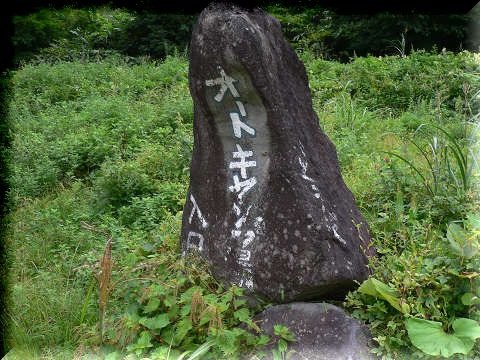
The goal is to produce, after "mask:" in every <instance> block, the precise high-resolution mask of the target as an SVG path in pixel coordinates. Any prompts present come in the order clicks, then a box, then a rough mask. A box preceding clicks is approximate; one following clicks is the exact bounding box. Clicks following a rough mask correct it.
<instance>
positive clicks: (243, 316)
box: [233, 308, 250, 322]
mask: <svg viewBox="0 0 480 360" xmlns="http://www.w3.org/2000/svg"><path fill="white" fill-rule="evenodd" d="M233 316H234V317H235V319H238V320H239V321H242V322H246V321H248V320H250V312H249V311H248V309H246V308H242V309H240V310H237V311H235V312H234V313H233Z"/></svg>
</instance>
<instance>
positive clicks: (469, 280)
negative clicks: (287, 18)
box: [9, 44, 480, 360]
mask: <svg viewBox="0 0 480 360" xmlns="http://www.w3.org/2000/svg"><path fill="white" fill-rule="evenodd" d="M55 46H56V47H55V48H54V50H55V51H54V50H52V49H50V51H45V52H44V55H43V57H42V58H37V59H36V60H35V61H33V62H31V63H26V64H24V65H22V66H21V67H20V68H18V69H17V70H16V71H15V72H14V75H13V84H14V97H13V99H12V102H11V105H10V106H11V111H10V114H11V116H10V117H11V119H10V120H11V128H12V134H13V138H14V140H13V147H12V172H11V177H10V182H11V190H10V198H11V200H12V202H13V208H14V209H15V210H14V211H13V212H12V213H11V215H10V217H11V231H10V235H9V241H10V248H11V249H12V263H13V266H12V271H11V294H10V297H11V309H10V317H11V339H10V342H11V345H12V346H13V347H14V349H15V353H16V354H17V357H18V358H21V359H25V358H34V359H72V358H76V359H82V358H88V356H89V354H92V353H95V354H103V355H102V356H104V358H106V359H109V360H113V359H122V358H125V357H127V358H131V359H136V358H139V359H140V358H149V359H177V358H180V359H188V358H192V359H193V358H200V357H201V358H205V359H208V358H214V359H215V358H228V359H231V358H236V357H238V356H239V354H240V352H241V351H256V349H257V348H259V347H261V345H263V344H266V343H270V342H276V343H278V347H277V349H278V350H276V351H277V352H276V355H275V356H276V357H278V358H282V356H285V352H286V349H287V348H288V342H289V341H292V340H293V339H292V338H291V335H290V334H289V333H288V329H283V328H280V327H279V328H278V329H277V330H278V331H277V334H276V337H275V338H268V337H266V336H264V335H262V334H261V333H259V332H258V331H257V330H258V327H257V325H256V324H255V323H253V322H252V316H253V314H254V311H255V310H256V309H249V308H248V307H247V304H246V303H245V300H243V299H242V297H241V295H242V291H241V289H238V288H235V287H233V288H225V287H223V286H222V285H221V284H218V283H217V282H216V281H215V280H214V279H212V277H211V276H210V275H209V272H208V269H207V268H205V266H203V264H202V263H201V261H200V260H199V259H195V258H189V259H186V260H185V259H182V258H181V256H180V253H179V247H178V244H179V230H180V222H181V211H182V207H183V204H184V201H185V196H186V191H187V186H188V175H189V162H190V156H191V150H192V142H193V139H192V119H193V109H192V100H191V98H190V95H189V91H188V78H187V74H188V61H187V60H186V58H185V57H183V56H179V55H177V56H169V57H167V58H166V59H165V60H163V61H152V60H148V59H145V58H143V59H139V58H137V59H131V58H128V57H123V56H119V55H118V54H109V55H108V54H107V55H105V56H103V57H101V58H91V57H89V58H85V57H83V58H78V59H75V58H70V59H59V58H58V57H56V55H55V56H54V55H52V54H57V53H58V50H59V46H60V45H59V44H55ZM49 54H50V55H49ZM299 54H300V56H301V58H302V60H303V61H304V63H305V65H306V68H307V73H308V76H309V81H310V88H311V90H312V96H313V103H314V107H315V110H316V111H317V113H318V115H319V118H320V125H321V127H322V129H323V130H324V131H325V132H326V133H327V134H328V136H329V137H330V138H331V139H332V141H333V142H334V143H335V145H336V147H337V152H338V156H339V160H340V165H341V168H342V175H343V177H344V179H345V181H346V183H347V185H348V187H349V188H350V189H351V190H352V192H353V193H354V195H355V197H356V199H357V203H358V205H359V208H360V209H361V211H362V213H363V214H364V216H365V217H366V218H367V220H368V222H369V225H370V230H371V233H372V237H373V239H374V245H375V247H376V248H377V251H378V257H377V258H376V259H375V260H372V262H371V264H370V266H371V268H372V270H373V275H372V277H371V278H370V279H369V280H367V282H365V283H364V284H362V285H361V287H360V288H359V290H358V291H356V292H352V293H350V294H349V296H348V297H347V299H346V300H345V303H344V304H343V306H344V307H345V308H346V309H347V311H349V312H350V313H351V314H352V316H354V317H356V318H358V319H360V320H362V321H364V322H365V323H367V324H368V325H369V327H370V330H371V332H372V335H373V337H374V338H375V340H376V342H377V348H376V349H375V350H374V351H375V352H376V353H377V354H379V355H380V356H382V357H383V358H385V359H403V358H405V359H411V358H419V359H420V358H424V359H428V358H439V357H440V356H444V357H452V358H455V357H456V358H462V356H463V357H464V358H465V359H471V358H473V357H474V356H480V348H479V346H478V341H476V339H477V338H478V337H479V336H480V333H479V330H478V321H479V320H480V313H479V310H478V304H479V303H480V300H479V298H480V293H479V286H478V285H479V281H480V280H479V277H480V273H479V272H478V269H479V265H480V264H479V258H478V252H479V246H480V245H479V237H480V233H479V232H480V224H479V223H480V220H479V215H478V214H479V209H478V202H477V200H478V196H477V194H478V188H476V184H477V183H476V179H477V176H478V168H477V165H476V159H477V154H478V153H477V152H478V146H477V145H475V144H476V136H477V130H478V125H477V123H476V121H477V120H478V119H477V118H476V115H477V114H478V107H477V104H476V103H475V99H476V97H477V95H478V89H479V84H480V82H479V78H478V75H479V74H478V72H479V70H478V63H479V62H478V59H477V58H475V56H474V55H473V54H471V53H468V52H462V53H459V54H453V53H450V52H439V53H436V52H424V51H414V52H412V53H411V54H410V55H408V56H403V54H399V55H396V56H385V57H358V58H354V59H352V60H351V62H349V63H346V64H342V63H339V62H335V61H327V60H324V59H321V58H318V57H316V56H315V55H314V53H312V52H309V51H303V52H301V53H299ZM476 146H477V147H476ZM428 336H433V337H434V338H437V339H440V340H439V341H438V343H435V344H431V342H428V341H427V342H426V341H425V338H426V337H427V339H428ZM11 356H14V355H11ZM257 356H258V357H261V353H259V354H257Z"/></svg>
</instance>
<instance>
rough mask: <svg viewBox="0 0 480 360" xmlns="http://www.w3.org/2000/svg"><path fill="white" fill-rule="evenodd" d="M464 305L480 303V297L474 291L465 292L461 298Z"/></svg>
mask: <svg viewBox="0 0 480 360" xmlns="http://www.w3.org/2000/svg"><path fill="white" fill-rule="evenodd" d="M460 300H461V301H462V304H463V305H478V304H480V298H479V297H478V296H475V294H473V293H465V294H463V295H462V297H461V298H460Z"/></svg>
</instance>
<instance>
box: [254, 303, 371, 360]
mask: <svg viewBox="0 0 480 360" xmlns="http://www.w3.org/2000/svg"><path fill="white" fill-rule="evenodd" d="M254 320H255V321H257V322H258V324H259V326H260V328H261V329H262V330H263V331H264V332H265V333H266V334H267V335H269V336H270V337H271V339H273V340H278V339H279V338H278V336H275V335H274V326H275V325H277V324H279V325H284V326H286V327H287V328H288V329H289V330H290V332H291V333H292V334H293V335H294V337H295V341H294V342H290V343H288V348H287V352H286V359H289V360H367V359H375V358H376V357H375V356H374V355H373V354H372V353H371V352H370V350H369V348H370V347H372V345H373V343H372V339H371V335H370V332H369V330H368V328H367V327H366V326H365V325H362V324H361V323H360V322H358V321H357V320H354V319H352V318H350V317H349V316H348V315H347V314H346V313H345V312H344V311H343V310H342V309H341V308H339V307H337V306H334V305H331V304H327V303H301V302H299V303H292V304H282V305H275V306H272V307H269V308H267V309H266V310H264V311H263V312H261V313H260V314H258V315H257V316H256V317H255V319H254ZM274 348H277V345H276V342H275V343H273V344H271V345H269V346H266V347H265V349H264V350H265V352H266V354H267V356H266V357H265V358H264V359H272V352H271V350H272V349H274ZM247 358H254V357H253V356H249V357H247Z"/></svg>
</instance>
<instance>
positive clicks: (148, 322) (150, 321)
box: [139, 314, 170, 330]
mask: <svg viewBox="0 0 480 360" xmlns="http://www.w3.org/2000/svg"><path fill="white" fill-rule="evenodd" d="M139 322H140V324H142V325H143V326H145V327H147V328H149V329H151V330H156V329H162V328H164V327H165V326H167V325H168V324H170V319H169V318H168V314H160V315H157V316H155V317H154V318H147V317H142V318H141V319H140V321H139Z"/></svg>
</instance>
